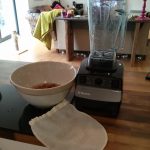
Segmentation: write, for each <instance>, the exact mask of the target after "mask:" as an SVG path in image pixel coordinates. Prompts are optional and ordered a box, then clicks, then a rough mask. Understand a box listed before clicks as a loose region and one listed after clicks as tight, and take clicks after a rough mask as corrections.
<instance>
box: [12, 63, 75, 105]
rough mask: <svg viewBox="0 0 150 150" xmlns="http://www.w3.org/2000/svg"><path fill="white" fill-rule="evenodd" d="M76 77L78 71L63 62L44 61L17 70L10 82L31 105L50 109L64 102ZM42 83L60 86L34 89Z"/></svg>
mask: <svg viewBox="0 0 150 150" xmlns="http://www.w3.org/2000/svg"><path fill="white" fill-rule="evenodd" d="M75 77H76V70H75V68H74V67H73V66H71V65H69V64H66V63H61V62H52V61H43V62H36V63H30V64H27V65H24V66H22V67H20V68H18V69H16V70H15V71H14V72H13V73H12V74H11V76H10V82H11V84H12V85H14V86H15V88H16V89H17V90H18V91H19V92H20V94H21V95H22V96H23V97H24V99H25V100H26V101H28V102H29V103H30V104H32V105H34V106H37V107H40V108H48V107H51V106H53V105H56V104H58V103H59V102H61V101H62V100H64V98H65V96H66V95H67V94H68V92H69V90H70V88H71V87H72V85H73V81H74V79H75ZM41 83H56V84H59V86H56V87H52V88H44V89H34V88H33V86H35V85H39V84H41Z"/></svg>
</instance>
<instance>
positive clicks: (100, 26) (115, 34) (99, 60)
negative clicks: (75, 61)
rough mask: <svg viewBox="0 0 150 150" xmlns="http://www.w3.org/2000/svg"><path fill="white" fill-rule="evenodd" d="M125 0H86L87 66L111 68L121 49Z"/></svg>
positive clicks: (123, 36)
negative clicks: (88, 51) (88, 46)
mask: <svg viewBox="0 0 150 150" xmlns="http://www.w3.org/2000/svg"><path fill="white" fill-rule="evenodd" d="M126 18H127V17H126V0H88V20H89V35H90V56H89V61H88V66H89V68H93V67H96V66H97V67H98V66H101V67H107V68H112V67H113V66H114V64H115V60H116V51H117V50H118V49H122V48H123V45H124V39H125V29H126V20H127V19H126Z"/></svg>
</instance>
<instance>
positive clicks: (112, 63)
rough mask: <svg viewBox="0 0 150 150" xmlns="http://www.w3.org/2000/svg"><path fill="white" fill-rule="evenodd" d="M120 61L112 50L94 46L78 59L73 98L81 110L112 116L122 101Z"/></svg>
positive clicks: (121, 67)
mask: <svg viewBox="0 0 150 150" xmlns="http://www.w3.org/2000/svg"><path fill="white" fill-rule="evenodd" d="M122 87H123V65H122V64H121V63H120V62H118V61H117V60H116V52H115V51H114V50H107V51H105V50H98V51H94V52H93V53H91V54H90V55H89V57H88V58H86V59H84V60H83V61H82V62H81V65H80V68H79V71H78V74H77V77H76V88H75V95H74V97H73V102H74V104H75V106H76V107H77V109H79V110H81V111H85V112H89V111H90V112H92V113H98V114H100V115H105V116H112V117H116V116H117V115H118V112H119V109H120V104H121V101H122Z"/></svg>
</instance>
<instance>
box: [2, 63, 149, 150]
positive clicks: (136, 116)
mask: <svg viewBox="0 0 150 150" xmlns="http://www.w3.org/2000/svg"><path fill="white" fill-rule="evenodd" d="M23 64H24V62H15V61H0V70H1V71H0V84H2V83H3V84H4V83H6V84H9V76H10V74H11V72H12V71H13V70H14V69H16V68H17V67H19V66H21V65H23ZM144 77H145V72H130V71H125V72H124V87H123V89H124V90H123V101H122V105H121V108H120V113H119V115H118V117H117V118H108V117H102V116H98V115H91V116H92V117H94V118H95V119H96V120H98V121H99V122H100V123H101V124H102V125H103V126H104V127H105V129H106V131H107V133H108V143H107V145H106V147H105V150H149V149H150V81H145V79H144ZM0 137H4V138H10V139H14V140H18V141H22V142H27V143H32V144H37V145H42V144H41V143H40V142H39V141H38V140H37V139H36V138H35V137H34V136H29V135H24V134H19V133H14V132H11V131H7V130H3V129H0Z"/></svg>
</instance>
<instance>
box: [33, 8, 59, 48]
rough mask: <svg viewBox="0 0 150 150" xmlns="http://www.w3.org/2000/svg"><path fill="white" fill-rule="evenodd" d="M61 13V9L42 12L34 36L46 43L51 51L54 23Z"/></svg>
mask: <svg viewBox="0 0 150 150" xmlns="http://www.w3.org/2000/svg"><path fill="white" fill-rule="evenodd" d="M60 13H61V9H53V10H51V11H48V12H41V13H40V16H39V18H38V20H37V24H36V26H35V30H34V32H33V36H34V37H35V38H37V39H39V40H40V41H42V42H44V43H45V45H46V47H47V48H48V49H51V38H52V37H51V32H52V30H53V22H54V20H55V18H56V17H57V16H58V15H59V14H60Z"/></svg>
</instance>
